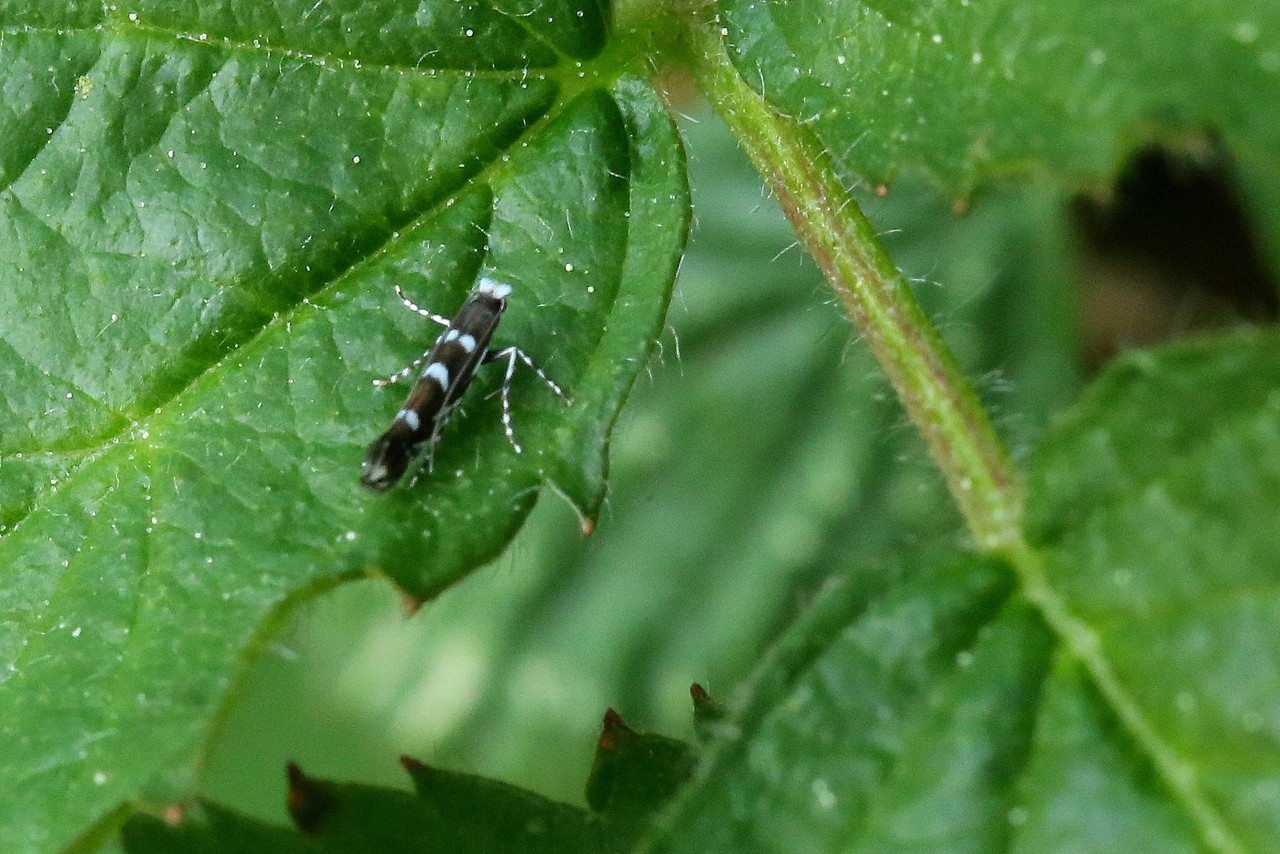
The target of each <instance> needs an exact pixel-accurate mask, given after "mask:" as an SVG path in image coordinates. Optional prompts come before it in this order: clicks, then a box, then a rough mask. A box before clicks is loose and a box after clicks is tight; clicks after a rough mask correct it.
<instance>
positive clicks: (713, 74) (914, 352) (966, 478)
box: [686, 23, 1022, 555]
mask: <svg viewBox="0 0 1280 854" xmlns="http://www.w3.org/2000/svg"><path fill="white" fill-rule="evenodd" d="M686 37H687V39H688V42H687V44H686V53H687V57H686V58H687V62H688V67H689V69H690V71H691V73H692V74H693V76H694V78H695V80H696V81H697V83H698V84H699V86H700V87H701V88H702V91H703V92H704V93H705V94H707V96H708V97H709V98H711V100H712V103H713V105H714V107H715V109H716V110H717V112H718V113H719V114H720V116H721V117H722V118H723V119H724V120H725V122H726V123H728V124H729V126H730V127H731V128H732V129H733V132H734V134H735V135H736V136H737V138H738V141H739V143H740V144H741V145H742V146H743V148H744V149H745V150H746V152H747V155H748V156H749V157H750V158H751V161H752V162H753V163H754V164H755V167H756V169H758V170H759V171H760V173H761V174H762V175H764V176H765V178H766V180H768V182H769V184H770V186H771V187H772V188H773V192H774V194H775V195H776V196H777V197H778V200H779V202H780V203H781V205H782V208H783V210H784V211H785V212H786V215H787V218H788V219H790V220H791V224H792V226H793V227H794V228H795V231H796V234H797V235H798V236H799V238H800V241H801V243H803V244H804V246H805V248H806V249H807V250H808V252H809V254H810V255H811V256H812V257H813V259H814V260H815V261H816V262H817V263H818V266H819V267H821V268H822V271H823V273H824V274H825V275H826V277H827V281H828V282H830V284H831V287H832V288H833V289H834V290H835V292H836V296H837V297H838V298H839V300H840V302H841V304H842V305H843V306H844V309H845V311H846V312H847V313H848V315H849V317H850V318H852V320H853V322H854V323H855V324H856V325H857V327H858V330H859V331H860V332H861V333H862V335H863V337H864V338H865V339H866V341H867V344H868V345H869V346H870V347H871V351H872V353H873V354H874V355H875V357H876V359H877V360H878V361H879V363H880V365H881V367H882V368H883V369H884V372H885V374H886V375H887V376H888V378H889V382H890V383H892V385H893V387H894V390H895V391H896V392H897V394H898V398H899V399H900V400H901V401H902V403H903V406H905V407H906V410H907V414H908V416H909V417H910V418H911V420H912V421H913V422H914V423H915V426H916V428H917V429H918V430H919V431H920V434H921V435H922V436H924V439H925V442H926V443H927V444H928V447H929V453H930V454H931V455H932V456H933V458H934V460H935V461H936V462H937V464H938V467H939V468H941V469H942V473H943V475H944V477H945V478H946V482H947V485H948V488H949V489H950V491H951V494H952V495H953V497H954V499H955V501H956V504H957V505H958V506H959V508H960V511H961V513H962V514H963V516H964V519H965V522H966V523H967V525H968V527H969V530H970V531H971V532H972V534H973V535H974V537H975V538H976V539H977V541H978V544H979V546H980V547H981V548H982V549H983V550H984V551H988V552H994V553H999V554H1006V555H1007V554H1009V553H1010V552H1012V551H1013V550H1015V549H1016V546H1017V544H1018V543H1019V542H1020V533H1019V529H1020V526H1021V515H1022V497H1021V490H1020V488H1019V486H1018V484H1017V482H1016V480H1015V478H1014V476H1013V473H1012V468H1011V465H1010V462H1009V454H1008V451H1007V450H1006V449H1005V447H1004V445H1003V443H1002V442H1001V440H1000V437H999V436H998V435H997V434H996V431H995V428H994V427H993V426H992V424H991V421H990V420H989V419H988V418H987V414H986V412H985V411H984V410H983V408H982V406H981V404H980V403H979V402H978V398H977V395H976V394H974V391H973V388H972V387H971V386H970V385H969V382H968V380H967V379H966V378H965V376H964V374H963V373H962V372H961V370H960V369H959V367H958V366H957V365H956V362H955V359H954V358H953V357H952V355H951V353H950V351H949V350H948V349H947V347H946V345H945V344H944V343H943V342H942V339H941V338H940V337H939V336H938V334H937V332H936V331H935V330H934V328H933V326H932V324H930V323H929V320H928V318H927V317H926V316H925V314H924V311H923V310H922V309H921V308H920V304H919V303H918V302H916V299H915V295H914V294H913V293H912V292H911V288H910V287H909V285H908V284H907V281H906V279H905V278H904V277H903V275H902V273H901V272H899V271H898V268H897V267H896V266H895V265H894V263H893V262H892V261H891V260H890V258H889V256H888V254H887V253H886V252H885V250H884V247H883V246H882V245H881V244H880V240H879V238H878V236H877V235H876V232H875V229H874V228H873V227H872V225H871V223H870V222H869V221H868V220H867V218H866V217H865V216H864V215H863V213H862V211H861V209H860V208H859V207H858V204H857V202H856V201H855V200H854V199H853V197H852V196H851V195H850V194H849V192H848V191H847V190H845V188H844V186H843V185H842V184H841V183H840V182H839V181H838V180H837V178H836V175H835V170H834V169H833V168H832V164H831V161H830V157H829V156H828V154H827V151H826V149H825V148H824V147H823V146H822V144H821V143H820V142H819V141H818V140H817V138H816V137H814V135H813V133H812V132H811V131H810V130H809V129H808V128H806V127H804V126H802V125H800V124H799V123H797V122H796V121H794V120H793V119H791V118H789V117H787V116H783V115H781V114H779V113H778V112H777V111H775V110H774V109H773V108H772V107H771V106H770V105H769V104H768V103H766V102H765V100H764V99H763V98H762V97H760V95H759V94H757V93H756V92H755V91H754V90H752V89H751V88H750V87H749V86H747V85H746V83H745V82H743V80H742V78H741V77H740V76H739V75H738V72H737V69H736V68H734V66H733V64H732V63H731V62H730V60H729V57H728V55H727V54H726V53H725V51H724V46H723V43H722V41H721V38H720V34H719V29H718V27H717V26H713V25H710V24H706V23H701V24H699V23H693V24H690V25H688V26H687V28H686Z"/></svg>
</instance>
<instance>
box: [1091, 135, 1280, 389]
mask: <svg viewBox="0 0 1280 854" xmlns="http://www.w3.org/2000/svg"><path fill="white" fill-rule="evenodd" d="M1233 172H1234V170H1233V164H1232V161H1231V158H1230V156H1229V154H1228V153H1227V152H1226V150H1225V149H1224V148H1223V147H1222V146H1221V145H1220V144H1219V143H1218V142H1217V141H1216V140H1212V139H1208V138H1206V139H1204V140H1202V144H1201V145H1200V146H1199V147H1198V148H1196V149H1195V150H1193V151H1190V152H1186V151H1183V152H1178V153H1174V152H1170V151H1168V150H1166V149H1163V148H1148V149H1145V150H1143V151H1140V152H1139V153H1138V154H1137V155H1135V156H1134V157H1133V159H1132V160H1131V161H1130V162H1129V164H1128V165H1127V166H1126V167H1125V169H1124V171H1123V172H1122V173H1121V174H1120V177H1119V179H1118V180H1117V181H1116V185H1115V187H1114V190H1113V192H1112V194H1111V195H1110V197H1109V198H1106V199H1098V198H1089V197H1081V198H1078V199H1077V200H1076V201H1075V203H1074V205H1073V214H1074V218H1075V222H1076V225H1077V227H1078V229H1079V232H1080V235H1081V238H1082V244H1083V251H1082V259H1081V260H1082V263H1081V273H1082V287H1083V291H1084V293H1083V305H1084V336H1085V341H1084V345H1085V346H1084V358H1085V362H1086V366H1087V367H1088V368H1089V369H1090V370H1091V371H1092V370H1097V369H1098V368H1099V367H1101V365H1102V364H1103V363H1104V362H1106V361H1107V360H1108V359H1110V358H1111V357H1112V356H1114V355H1116V354H1117V353H1118V352H1120V351H1122V350H1125V349H1127V348H1130V347H1141V346H1147V345H1150V344H1154V343H1156V342H1158V341H1162V340H1164V339H1167V338H1174V337H1178V336H1180V335H1184V334H1187V333H1189V332H1195V331H1199V330H1206V329H1215V328H1221V327H1225V326H1230V325H1234V324H1239V323H1242V322H1247V323H1271V322H1274V321H1275V320H1276V319H1277V318H1278V317H1280V288H1278V287H1277V282H1276V279H1275V277H1274V276H1273V275H1272V274H1271V272H1270V271H1269V270H1268V269H1267V266H1266V263H1265V261H1264V260H1263V257H1262V252H1261V250H1260V248H1259V246H1258V244H1257V241H1256V240H1255V236H1254V233H1253V230H1252V227H1251V223H1250V222H1249V220H1248V217H1247V216H1246V214H1245V211H1244V208H1243V205H1242V203H1241V198H1240V195H1239V193H1238V191H1237V188H1236V185H1235V182H1234V174H1233Z"/></svg>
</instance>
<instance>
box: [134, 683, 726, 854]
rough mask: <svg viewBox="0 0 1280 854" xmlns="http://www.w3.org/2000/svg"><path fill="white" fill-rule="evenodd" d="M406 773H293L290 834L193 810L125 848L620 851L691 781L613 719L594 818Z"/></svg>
mask: <svg viewBox="0 0 1280 854" xmlns="http://www.w3.org/2000/svg"><path fill="white" fill-rule="evenodd" d="M698 690H700V689H698ZM702 705H705V703H703V704H702ZM401 764H402V765H403V766H404V768H405V770H406V771H407V772H408V773H409V777H410V779H411V780H412V782H413V787H414V793H412V794H411V793H409V792H405V791H399V790H395V789H387V788H381V787H375V786H362V785H357V784H346V783H332V782H328V781H325V780H319V779H316V778H313V777H308V776H307V775H306V774H304V773H303V772H302V770H301V769H300V768H298V766H297V765H294V764H290V765H289V768H288V778H289V790H288V795H287V798H288V808H289V814H290V816H291V817H292V818H293V821H294V824H295V825H296V827H297V828H298V831H297V832H293V831H289V830H287V829H285V828H282V827H279V826H276V825H272V824H268V823H266V822H263V821H260V820H257V819H253V818H249V817H247V816H244V815H241V814H238V813H235V812H232V811H229V810H227V809H225V808H222V807H219V806H217V805H215V804H211V803H199V804H195V805H192V806H190V807H184V808H181V810H180V811H179V812H180V815H177V814H175V815H174V816H172V817H171V818H170V820H168V821H166V820H164V819H161V818H158V817H153V816H149V815H143V814H137V815H135V816H133V817H132V818H131V819H130V820H129V821H128V822H127V823H126V825H125V827H124V829H123V831H122V835H121V841H122V844H123V846H124V849H125V851H126V852H127V853H128V854H167V852H174V853H175V854H176V852H209V854H214V852H218V854H256V852H265V851H281V852H293V851H297V852H351V854H358V852H365V851H367V852H370V854H373V852H384V854H397V852H405V854H412V852H421V851H450V852H458V854H467V852H477V854H478V853H479V852H494V851H506V852H513V853H514V852H524V854H540V852H588V851H592V852H622V851H628V850H630V849H631V847H632V845H633V843H634V841H635V838H636V837H637V836H638V835H639V833H640V832H642V831H643V830H644V829H645V828H646V827H647V826H648V823H649V821H650V819H651V816H652V814H653V813H654V811H655V810H656V809H657V808H658V807H660V806H661V804H662V803H663V802H664V801H665V800H666V798H668V797H669V796H670V795H671V794H672V792H674V791H675V788H676V787H677V786H678V785H679V784H680V783H681V782H682V781H684V780H685V779H686V778H687V777H688V776H689V773H690V772H691V770H692V765H693V753H692V750H691V748H690V747H688V746H687V745H685V744H683V743H681V742H679V741H675V740H673V739H669V738H665V737H663V736H659V735H653V734H645V733H638V732H635V731H634V730H632V729H631V728H630V727H628V726H627V725H626V724H625V723H623V721H622V718H621V717H620V716H619V715H618V714H617V712H615V711H613V710H612V709H610V710H609V711H608V712H607V713H606V715H605V718H604V727H603V731H602V732H601V735H600V739H599V742H598V744H597V747H596V759H595V762H594V764H593V766H592V769H591V777H590V780H589V781H588V784H587V801H588V803H589V804H590V807H591V809H590V810H584V809H582V808H581V807H575V806H570V805H568V804H563V803H557V802H556V801H552V800H549V799H547V798H544V797H542V796H540V795H536V794H534V793H532V792H528V791H525V790H523V789H519V788H517V787H515V786H511V785H508V784H506V783H500V782H496V781H493V780H487V779H484V778H482V777H477V776H474V775H471V774H459V773H456V772H451V771H444V770H440V769H438V768H432V767H430V766H428V765H424V764H423V763H421V762H418V761H416V760H413V759H409V758H407V757H406V758H404V759H402V760H401Z"/></svg>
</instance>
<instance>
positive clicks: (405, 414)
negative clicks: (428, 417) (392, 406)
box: [396, 409, 422, 433]
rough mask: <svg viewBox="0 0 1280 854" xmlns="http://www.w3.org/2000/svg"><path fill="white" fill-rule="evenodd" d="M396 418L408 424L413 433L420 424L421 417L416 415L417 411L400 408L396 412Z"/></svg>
mask: <svg viewBox="0 0 1280 854" xmlns="http://www.w3.org/2000/svg"><path fill="white" fill-rule="evenodd" d="M396 420H397V421H403V422H404V423H405V424H408V425H409V429H410V430H412V431H413V432H415V433H417V432H418V428H419V427H420V426H422V419H420V418H419V417H418V413H416V412H414V411H413V410H412V409H401V410H400V411H399V412H397V413H396Z"/></svg>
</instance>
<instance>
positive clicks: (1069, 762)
mask: <svg viewBox="0 0 1280 854" xmlns="http://www.w3.org/2000/svg"><path fill="white" fill-rule="evenodd" d="M1278 357H1280V334H1277V333H1276V332H1275V331H1267V332H1254V333H1250V334H1238V335H1234V336H1231V337H1225V338H1219V339H1215V340H1211V341H1204V342H1200V343H1196V344H1190V345H1180V346H1177V347H1172V348H1168V349H1166V350H1164V351H1158V352H1151V353H1135V354H1133V355H1130V356H1127V357H1125V358H1124V359H1123V360H1121V361H1120V362H1118V363H1117V364H1115V365H1114V366H1113V367H1112V368H1111V369H1110V370H1108V371H1107V372H1106V374H1104V376H1103V377H1102V378H1101V379H1100V380H1099V381H1098V382H1097V383H1096V384H1095V385H1094V386H1093V387H1091V388H1090V389H1089V391H1088V393H1087V394H1086V396H1085V397H1084V399H1083V400H1082V401H1081V402H1080V404H1079V405H1078V407H1077V408H1076V409H1075V410H1074V411H1072V412H1071V413H1070V415H1069V416H1068V417H1066V418H1064V419H1063V420H1062V421H1061V423H1059V424H1058V425H1057V426H1056V427H1055V428H1054V429H1053V430H1052V431H1050V433H1049V434H1048V435H1046V437H1045V439H1044V442H1043V445H1042V447H1041V449H1040V451H1039V452H1038V453H1037V455H1036V456H1035V457H1034V458H1033V460H1032V467H1031V471H1032V478H1031V485H1030V489H1029V497H1028V501H1029V508H1030V522H1029V528H1030V536H1031V538H1032V540H1033V543H1034V546H1035V548H1037V549H1038V550H1039V551H1040V553H1041V554H1042V555H1043V557H1044V559H1045V561H1046V563H1047V566H1048V574H1049V583H1050V585H1051V586H1052V587H1053V592H1052V593H1051V594H1049V595H1051V596H1053V597H1055V598H1056V600H1057V601H1056V606H1057V607H1058V609H1059V610H1060V611H1061V612H1062V613H1066V614H1068V615H1069V616H1070V619H1071V620H1072V621H1073V623H1072V625H1073V626H1074V628H1073V629H1071V631H1076V632H1086V633H1088V635H1089V638H1090V639H1091V641H1090V642H1089V643H1084V644H1082V643H1081V642H1080V640H1079V638H1077V637H1075V636H1074V635H1073V636H1072V639H1071V644H1064V643H1062V642H1061V639H1059V638H1055V636H1054V634H1053V633H1052V632H1051V631H1050V630H1049V629H1048V628H1047V627H1046V626H1045V625H1044V624H1042V623H1041V622H1040V620H1039V619H1038V618H1037V617H1036V616H1035V615H1034V612H1033V611H1032V610H1031V609H1030V608H1029V607H1028V605H1027V604H1026V603H1024V602H1023V601H1022V600H1021V599H1020V598H1019V597H1016V596H1015V597H1013V598H1010V599H1007V600H1006V598H1005V594H1006V592H1007V591H1008V590H1009V589H1010V587H1009V583H1008V582H1009V581H1010V580H1011V579H1012V575H1011V574H1006V573H1004V572H1003V571H1002V570H1001V569H1000V568H999V567H992V566H984V565H983V564H981V563H977V562H975V561H973V560H964V559H960V558H954V559H951V560H950V561H943V562H941V563H935V564H933V565H928V564H924V565H922V564H921V562H920V561H919V559H916V560H914V561H913V562H911V563H910V564H909V565H908V568H907V570H905V571H904V572H903V573H902V577H901V578H897V579H894V581H893V583H892V584H891V585H889V584H885V585H884V587H883V588H882V589H879V588H875V587H874V584H873V582H872V581H870V580H869V579H870V578H871V576H869V575H864V574H858V575H854V576H852V580H849V579H845V580H843V581H838V582H835V583H834V584H835V588H834V591H833V592H828V593H827V594H826V595H825V596H824V597H822V598H821V599H820V600H819V601H818V602H817V603H816V604H815V605H814V607H813V608H812V610H811V613H810V614H808V615H806V616H805V617H804V619H803V620H802V621H801V622H800V623H799V624H798V625H797V626H795V627H793V628H792V629H791V630H790V631H789V632H788V634H787V635H786V636H785V638H784V640H783V641H782V643H781V645H780V647H779V649H778V651H777V652H775V655H774V658H773V660H772V661H770V662H767V663H766V664H765V665H764V666H763V667H762V669H761V672H760V674H759V676H758V677H757V684H756V685H755V687H754V688H753V690H752V693H751V696H750V698H749V699H748V700H747V701H746V705H745V708H744V709H743V710H742V711H741V712H740V713H739V716H738V717H737V719H736V720H737V722H738V724H739V731H737V732H730V733H729V734H728V735H726V736H724V737H722V738H721V740H720V745H719V749H718V750H717V751H716V752H715V754H714V761H713V762H712V764H711V765H710V767H709V768H706V769H702V771H701V772H700V773H699V775H698V779H699V781H700V782H699V783H697V784H695V785H694V786H692V787H691V789H690V791H689V792H688V793H687V794H686V795H685V796H684V798H683V799H682V800H681V802H680V803H679V804H678V807H677V809H676V810H675V811H674V813H673V814H672V816H671V819H670V823H669V824H668V825H667V826H666V827H664V828H663V830H662V831H661V832H660V833H659V834H656V835H655V837H654V838H653V839H651V840H650V844H649V846H648V847H646V848H644V849H643V850H646V851H658V850H660V851H718V850H733V851H793V850H804V851H815V852H822V851H837V850H839V851H843V852H847V851H867V852H872V851H875V852H888V851H907V850H917V851H918V850H921V849H922V848H927V849H928V850H930V851H957V852H960V851H972V852H975V854H977V852H983V851H990V850H997V849H1009V850H1015V851H1026V852H1031V851H1038V852H1054V851H1064V852H1065V851H1123V850H1136V849H1139V848H1141V849H1144V850H1145V849H1148V848H1154V849H1158V850H1161V851H1187V852H1190V851H1198V850H1204V849H1205V848H1206V847H1207V848H1209V849H1212V850H1222V851H1268V850H1272V849H1274V848H1275V847H1276V846H1277V844H1280V822H1277V818H1276V817H1277V816H1280V770H1278V769H1280V739H1277V738H1276V735H1275V732H1276V727H1275V725H1274V724H1275V722H1276V721H1280V684H1278V683H1277V682H1276V679H1275V673H1276V669H1277V665H1276V662H1277V661H1280V596H1278V595H1277V590H1278V589H1280V588H1278V584H1277V582H1278V580H1280V577H1278V576H1277V573H1276V568H1275V560H1276V555H1277V554H1280V526H1277V525H1276V524H1275V523H1276V514H1275V512H1274V508H1275V507H1277V506H1280V430H1278V429H1277V427H1278V426H1280V368H1278V367H1277V365H1280V358H1278ZM962 606H963V608H962ZM1104 671H1105V672H1108V673H1110V674H1111V679H1112V680H1113V681H1112V682H1110V683H1106V689H1105V690H1102V689H1100V687H1098V686H1096V685H1095V682H1094V678H1095V677H1094V674H1097V673H1101V672H1104ZM1135 720H1142V721H1144V722H1145V725H1144V726H1143V727H1138V726H1135V725H1134V724H1133V721H1135Z"/></svg>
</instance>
